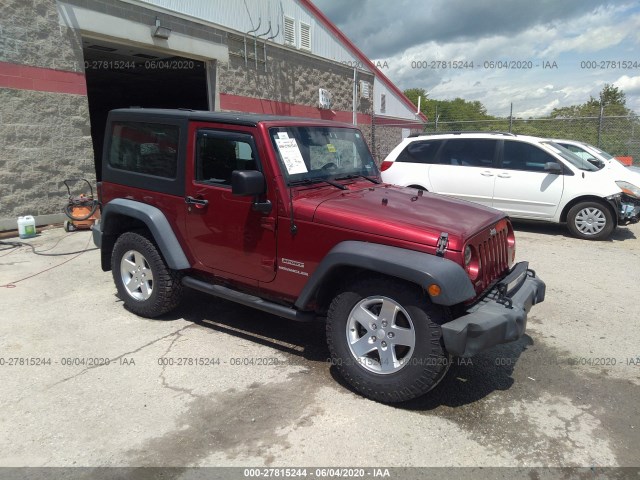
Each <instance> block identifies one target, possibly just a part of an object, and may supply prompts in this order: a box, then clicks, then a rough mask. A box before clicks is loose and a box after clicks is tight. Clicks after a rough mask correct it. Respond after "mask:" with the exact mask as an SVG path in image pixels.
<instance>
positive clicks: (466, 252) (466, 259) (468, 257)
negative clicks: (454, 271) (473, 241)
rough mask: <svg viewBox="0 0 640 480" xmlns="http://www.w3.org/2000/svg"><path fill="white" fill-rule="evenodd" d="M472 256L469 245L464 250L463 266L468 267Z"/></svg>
mask: <svg viewBox="0 0 640 480" xmlns="http://www.w3.org/2000/svg"><path fill="white" fill-rule="evenodd" d="M472 256H473V252H472V251H471V247H470V246H469V245H467V246H466V248H465V249H464V266H465V267H468V266H469V264H470V263H471V258H472Z"/></svg>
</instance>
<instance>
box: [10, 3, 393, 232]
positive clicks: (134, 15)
mask: <svg viewBox="0 0 640 480" xmlns="http://www.w3.org/2000/svg"><path fill="white" fill-rule="evenodd" d="M65 1H66V3H67V4H72V5H77V6H79V7H82V8H85V9H89V10H92V11H95V12H100V13H103V14H107V15H111V16H113V17H114V18H123V19H127V20H130V21H134V22H140V24H142V25H150V24H152V22H153V21H155V17H156V15H157V16H159V17H160V18H161V21H162V24H163V25H168V26H169V27H170V28H171V29H172V31H173V32H176V33H179V34H180V35H183V36H186V37H191V38H197V39H200V40H202V41H204V42H210V43H211V45H218V46H222V47H228V49H229V55H228V60H227V59H226V58H225V59H223V60H220V59H218V61H217V62H216V75H215V80H214V82H212V83H215V88H216V92H215V93H216V101H217V103H216V109H217V110H236V111H246V112H264V113H275V114H281V115H295V116H305V117H314V118H323V119H329V120H337V121H342V122H347V123H351V122H352V119H353V112H352V109H353V75H354V69H353V68H351V67H349V66H347V65H344V64H341V63H339V62H338V61H335V60H328V59H322V58H319V57H317V56H312V55H310V54H308V53H305V52H302V51H300V50H297V49H295V48H292V47H288V46H281V45H276V44H273V43H269V44H268V45H267V47H266V61H265V50H264V48H265V47H264V43H262V42H259V43H258V45H257V56H256V55H255V49H254V48H253V44H252V42H251V39H250V38H249V39H248V40H249V42H248V46H249V48H248V50H247V53H248V54H247V57H246V58H245V54H244V43H243V40H242V39H243V36H242V35H240V34H239V33H240V32H238V34H234V33H230V32H229V31H226V30H222V29H218V28H215V27H214V26H211V25H205V24H198V23H197V22H196V21H195V20H194V21H191V20H188V19H185V18H181V17H177V16H172V15H171V14H170V13H167V12H154V11H152V10H149V9H146V8H144V7H143V6H141V5H133V4H130V3H125V2H120V1H118V0H65ZM58 7H59V5H57V2H56V1H55V0H4V2H3V8H2V12H3V15H2V17H0V230H8V229H15V228H17V223H16V220H17V217H18V216H21V215H34V216H38V217H40V219H39V220H40V221H39V223H49V222H57V221H61V220H62V219H63V218H64V217H63V215H62V213H61V212H62V209H63V207H64V205H65V204H66V201H67V192H66V189H65V187H64V185H63V180H64V179H66V178H77V177H82V178H87V179H88V180H89V181H91V182H92V183H93V182H95V170H94V162H93V150H92V142H91V136H90V120H89V107H88V101H87V96H86V83H85V79H84V73H83V66H84V58H83V54H82V38H81V36H80V33H79V31H77V30H74V29H73V28H69V27H67V26H66V25H65V22H64V21H62V20H61V16H60V13H59V11H58ZM117 34H118V33H117V32H114V35H117ZM361 80H364V81H366V82H368V83H369V84H370V88H371V89H372V88H373V83H374V75H373V74H371V73H369V72H366V71H363V70H357V71H356V82H357V83H356V84H357V85H359V82H360V81H361ZM319 88H325V89H327V90H329V91H330V92H331V94H332V100H333V104H332V107H331V109H320V108H318V89H319ZM372 118H373V102H372V101H370V100H367V99H361V98H359V96H358V98H357V124H358V126H359V127H360V128H361V129H362V130H363V133H364V135H365V139H366V140H367V142H368V143H369V145H370V147H371V150H372V152H373V153H374V156H376V159H377V160H378V161H381V160H382V159H383V158H384V155H386V153H388V150H390V149H391V148H393V146H395V144H397V143H398V142H399V141H400V140H401V129H400V128H392V127H379V126H376V127H375V128H372V126H371V119H372ZM374 139H375V141H376V144H375V145H374V143H373V140H374ZM75 193H79V192H75Z"/></svg>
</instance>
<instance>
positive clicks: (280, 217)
mask: <svg viewBox="0 0 640 480" xmlns="http://www.w3.org/2000/svg"><path fill="white" fill-rule="evenodd" d="M100 192H101V202H102V220H101V222H100V223H99V224H98V225H96V227H95V229H94V230H93V233H94V241H95V243H96V245H97V246H99V247H100V248H101V257H102V269H103V270H105V271H107V270H111V271H112V272H113V278H114V281H115V284H116V287H117V290H118V294H119V296H120V298H121V299H122V300H123V301H124V303H125V305H126V306H127V308H128V309H129V310H131V311H132V312H134V313H136V314H138V315H140V316H143V317H156V316H158V315H162V314H164V313H166V312H168V311H169V310H171V309H173V308H174V307H176V306H177V305H178V303H179V302H180V298H181V295H182V291H183V286H186V287H189V288H193V289H196V290H200V291H202V292H206V293H209V294H211V295H215V296H217V297H222V298H224V299H227V300H231V301H233V302H238V303H241V304H243V305H248V306H251V307H254V308H257V309H259V310H262V311H265V312H269V313H272V314H274V315H279V316H281V317H285V318H288V319H290V320H298V321H315V320H316V319H322V320H323V321H326V331H327V340H328V344H329V350H330V352H331V357H332V361H333V363H334V365H336V367H337V369H338V370H339V372H340V374H341V375H342V376H343V377H344V378H345V380H346V381H347V382H348V383H349V384H350V385H352V386H353V388H354V389H356V390H357V391H359V392H361V393H362V394H363V395H365V396H367V397H370V398H373V399H375V400H378V401H382V402H399V401H404V400H408V399H411V398H414V397H417V396H420V395H423V394H425V393H426V392H428V391H429V390H431V389H432V388H433V387H435V386H436V385H437V383H438V382H439V381H440V380H441V379H442V378H443V376H444V375H445V373H446V372H447V370H448V368H449V366H450V364H451V358H452V356H465V357H468V356H472V355H474V354H476V353H478V352H480V351H482V350H485V349H487V348H489V347H492V346H494V345H497V344H500V343H505V342H510V341H513V340H516V339H518V338H520V337H521V336H522V335H523V333H524V330H525V327H526V317H527V313H528V311H529V309H530V308H531V306H532V305H533V304H535V303H538V302H541V301H543V300H544V293H545V285H544V283H543V282H542V281H541V280H540V279H539V278H537V277H536V275H535V273H534V272H533V271H532V270H530V269H529V268H528V264H527V263H526V262H521V263H518V264H516V265H515V266H514V265H513V262H514V258H515V239H514V234H513V229H512V227H511V223H510V221H509V219H508V218H506V217H505V216H504V214H502V213H501V212H499V211H497V210H494V209H491V208H485V207H482V206H479V205H475V204H472V203H467V202H463V201H458V200H453V199H449V198H445V197H441V196H439V195H435V194H431V193H427V192H422V191H417V190H415V189H410V188H400V187H395V186H392V185H385V184H382V183H381V181H380V176H379V171H378V169H377V167H376V164H375V162H374V160H373V158H372V157H371V153H370V152H369V150H368V148H367V146H366V144H365V142H364V140H363V137H362V134H361V132H360V131H359V130H358V129H357V128H354V127H353V125H348V124H339V123H335V122H328V121H322V120H307V119H301V118H290V117H272V116H266V115H249V114H235V113H215V112H197V111H184V110H150V109H139V108H138V109H120V110H114V111H112V112H111V113H110V114H109V118H108V122H107V130H106V138H105V143H104V152H103V171H102V183H101V188H100Z"/></svg>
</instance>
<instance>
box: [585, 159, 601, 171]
mask: <svg viewBox="0 0 640 480" xmlns="http://www.w3.org/2000/svg"><path fill="white" fill-rule="evenodd" d="M587 160H589V163H591V164H592V165H593V166H594V167H597V168H599V169H603V168H604V162H603V161H602V160H600V159H598V158H593V157H591V158H588V159H587Z"/></svg>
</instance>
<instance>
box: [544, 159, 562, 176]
mask: <svg viewBox="0 0 640 480" xmlns="http://www.w3.org/2000/svg"><path fill="white" fill-rule="evenodd" d="M544 171H545V172H548V173H552V174H554V175H562V166H561V165H560V164H558V163H556V162H547V163H545V164H544Z"/></svg>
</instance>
